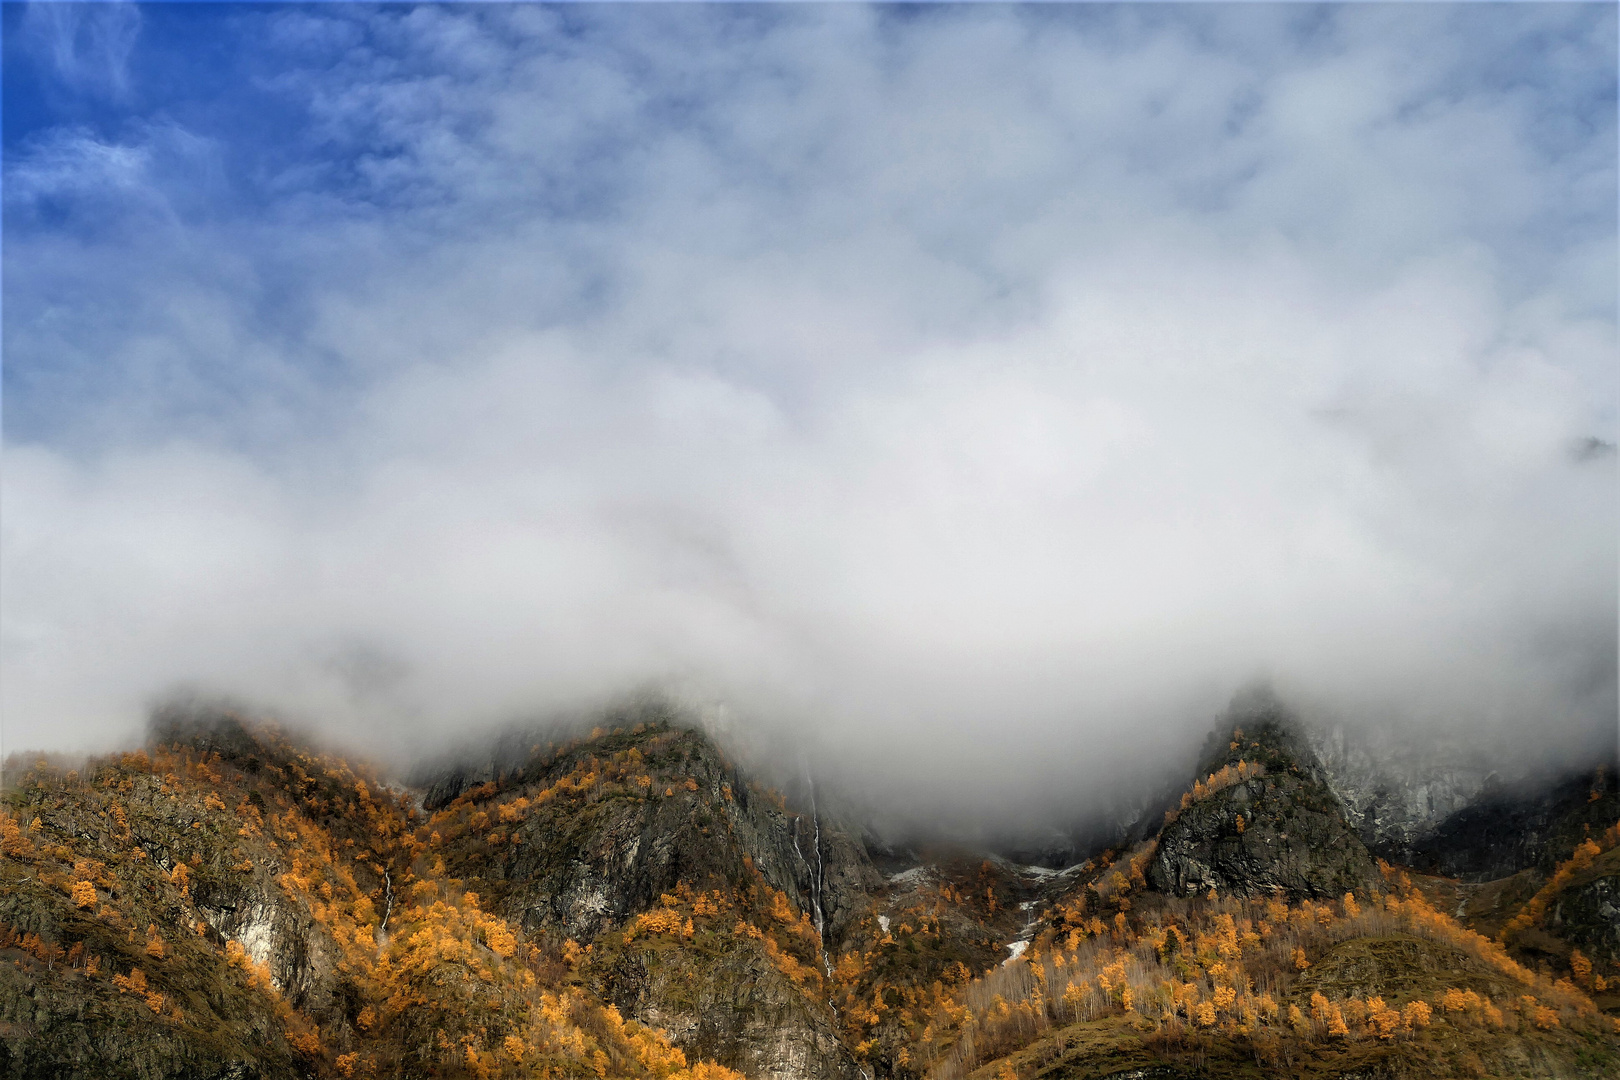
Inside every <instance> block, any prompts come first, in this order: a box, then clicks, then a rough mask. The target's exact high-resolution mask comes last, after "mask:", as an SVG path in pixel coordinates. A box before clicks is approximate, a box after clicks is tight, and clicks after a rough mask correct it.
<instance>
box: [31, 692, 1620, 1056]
mask: <svg viewBox="0 0 1620 1080" xmlns="http://www.w3.org/2000/svg"><path fill="white" fill-rule="evenodd" d="M1566 786H1567V785H1566ZM1562 790H1563V789H1562V788H1555V789H1550V790H1549V791H1548V792H1547V793H1546V795H1545V799H1546V803H1545V807H1544V808H1543V809H1540V810H1535V811H1534V812H1535V813H1536V814H1541V815H1543V817H1544V818H1545V820H1546V821H1547V822H1548V824H1547V826H1546V827H1545V828H1543V829H1542V830H1541V831H1540V833H1538V836H1540V837H1541V839H1540V840H1538V841H1537V844H1538V845H1539V846H1537V847H1536V851H1537V852H1538V854H1536V855H1535V859H1536V860H1539V861H1537V862H1536V865H1533V866H1529V867H1527V868H1524V869H1521V870H1518V871H1517V872H1516V873H1515V874H1514V875H1511V876H1510V877H1508V878H1504V879H1499V880H1497V881H1492V882H1478V881H1465V880H1461V879H1457V878H1443V877H1438V876H1435V875H1425V874H1417V873H1415V872H1409V871H1407V870H1403V869H1402V868H1400V867H1394V866H1389V865H1387V864H1379V863H1377V862H1376V861H1375V860H1374V859H1373V858H1372V856H1371V854H1370V853H1369V852H1368V850H1367V848H1366V846H1365V845H1364V843H1363V841H1362V839H1361V836H1360V834H1358V832H1357V830H1356V828H1354V827H1352V823H1351V818H1352V816H1353V810H1352V809H1351V808H1349V807H1347V805H1346V803H1345V801H1344V799H1342V798H1341V797H1340V796H1339V794H1338V793H1337V792H1336V791H1335V789H1334V788H1333V774H1332V772H1331V770H1329V769H1327V768H1326V767H1324V766H1323V765H1322V763H1321V761H1320V759H1319V758H1317V757H1316V756H1315V752H1314V748H1313V746H1312V745H1311V743H1310V742H1309V740H1308V739H1306V738H1305V737H1304V735H1302V734H1301V732H1300V731H1299V730H1298V728H1297V727H1296V726H1295V725H1294V723H1293V721H1292V720H1291V719H1290V718H1289V716H1288V715H1287V713H1286V711H1284V710H1281V709H1280V708H1270V707H1269V706H1268V707H1266V708H1258V709H1257V708H1254V707H1249V708H1247V709H1246V710H1244V711H1242V712H1240V713H1234V715H1233V717H1232V718H1231V724H1230V725H1229V726H1226V727H1223V728H1221V729H1219V730H1218V732H1217V735H1216V736H1214V737H1212V739H1211V742H1210V745H1209V747H1208V748H1207V750H1206V753H1205V755H1204V757H1203V759H1202V761H1201V765H1200V768H1199V770H1198V772H1197V774H1196V778H1195V780H1194V781H1193V783H1192V785H1191V787H1190V789H1189V790H1188V791H1187V792H1186V793H1185V796H1184V798H1183V799H1182V800H1181V802H1180V805H1179V806H1177V807H1174V808H1172V810H1171V811H1170V812H1169V813H1168V814H1166V815H1165V818H1166V820H1165V822H1164V824H1163V826H1162V827H1161V828H1159V829H1158V830H1155V831H1151V832H1143V831H1140V830H1139V831H1137V832H1136V833H1135V834H1133V839H1131V840H1130V841H1129V842H1127V843H1122V844H1118V845H1116V846H1114V847H1111V848H1108V849H1106V850H1102V851H1096V852H1092V853H1090V854H1089V856H1088V857H1086V858H1084V859H1083V860H1082V861H1080V862H1079V863H1077V864H1075V865H1072V866H1069V867H1066V868H1063V869H1062V870H1061V871H1054V870H1052V869H1049V868H1043V867H1037V866H1021V865H1016V864H1014V863H1012V862H1010V861H1008V860H1007V859H1005V858H1002V857H1001V856H999V855H997V854H996V853H994V852H985V851H973V850H966V849H949V850H947V849H940V850H923V851H909V852H908V851H905V850H903V849H885V850H884V851H882V852H880V853H879V857H880V858H881V862H882V865H883V867H884V871H881V872H880V870H879V869H878V862H877V861H875V859H874V855H873V854H872V853H870V852H868V850H867V848H866V847H865V845H864V844H863V842H862V841H861V840H860V839H859V837H860V836H861V834H860V833H859V832H858V831H857V830H856V829H855V828H853V827H851V826H849V825H847V824H844V823H841V822H839V821H836V820H833V819H831V818H830V817H829V816H828V815H826V814H824V813H821V812H818V809H817V807H816V806H815V805H814V803H811V804H810V805H808V806H794V805H792V804H790V803H789V802H788V801H787V800H786V799H785V798H784V797H783V796H782V795H781V794H780V793H778V792H776V791H773V790H772V789H770V788H769V787H768V786H765V785H762V784H760V783H758V782H757V781H755V780H751V779H750V777H749V776H748V775H747V773H746V772H745V771H744V770H742V769H741V768H739V767H738V766H737V765H736V764H735V763H733V762H731V761H730V760H728V759H727V757H726V755H725V754H724V753H723V752H722V751H721V749H720V748H718V747H717V746H716V745H715V744H714V743H713V742H712V741H711V740H710V739H708V738H707V737H706V736H704V735H703V734H702V733H700V732H698V731H695V730H692V729H690V728H687V727H683V726H682V725H681V724H680V723H679V717H677V716H675V715H674V714H672V713H671V712H669V711H668V710H667V709H662V708H659V707H655V706H654V707H645V708H641V709H638V710H637V711H634V712H632V713H627V714H620V715H617V716H615V717H613V718H611V721H610V722H609V723H605V724H604V726H603V727H602V728H599V729H598V730H595V731H593V732H591V733H590V734H588V735H581V736H579V737H578V738H575V739H573V740H571V741H565V742H562V743H560V744H558V743H554V742H549V741H544V740H539V739H530V740H526V741H525V742H524V743H522V744H517V743H510V745H508V746H507V747H506V748H505V749H504V750H502V752H501V754H500V755H499V759H498V761H497V760H494V759H492V760H491V761H490V762H488V763H485V764H479V765H473V766H456V767H448V768H445V769H442V770H441V771H440V772H438V773H437V774H436V775H432V776H429V777H425V778H423V780H422V782H421V783H420V784H419V785H418V786H417V787H416V788H414V789H408V788H403V787H397V786H391V785H390V784H389V783H387V782H386V781H385V780H384V779H383V778H382V777H380V776H379V775H377V774H376V773H375V772H374V771H371V770H369V769H367V768H366V767H364V766H361V765H357V764H354V763H351V762H346V761H343V760H341V759H339V758H337V757H334V756H332V755H328V754H322V753H319V752H316V751H314V750H312V749H310V748H308V747H305V746H301V745H299V744H297V743H296V742H294V741H292V740H290V739H288V738H286V737H285V736H284V735H282V734H280V733H279V732H278V731H276V730H275V729H274V728H273V727H269V726H266V725H260V724H250V723H246V722H244V721H241V720H240V719H238V718H234V717H229V716H213V717H197V716H168V717H162V718H160V719H159V721H158V722H157V723H155V724H154V727H153V732H152V742H151V745H150V746H148V747H147V748H146V749H145V750H143V751H140V752H137V753H133V754H124V755H118V756H115V757H111V758H106V759H102V760H99V761H95V762H91V763H89V764H88V765H87V766H86V767H85V768H84V769H83V770H82V771H80V772H61V771H58V770H55V769H53V768H51V767H50V766H49V765H47V764H43V763H42V764H41V765H39V766H37V767H36V768H35V769H33V770H32V771H30V772H28V773H27V774H26V775H25V776H23V777H21V778H20V779H17V780H15V781H14V782H13V785H12V786H11V787H10V788H9V789H8V790H6V791H5V792H4V793H3V799H4V811H3V814H0V853H3V855H4V858H3V859H0V1024H3V1025H4V1027H3V1029H0V1030H3V1032H4V1034H5V1040H4V1043H3V1044H0V1075H4V1076H7V1077H30V1078H32V1077H59V1076H65V1077H98V1078H99V1077H142V1078H156V1077H187V1078H191V1077H195V1078H198V1080H213V1078H226V1077H231V1078H246V1077H262V1078H280V1077H357V1076H358V1077H367V1076H369V1077H413V1078H414V1077H428V1076H433V1077H478V1078H481V1080H488V1078H493V1077H540V1076H545V1077H555V1078H561V1077H577V1078H578V1080H589V1078H591V1077H596V1078H598V1080H605V1078H606V1077H607V1076H609V1075H612V1076H614V1077H625V1078H633V1080H726V1078H728V1077H732V1078H735V1077H736V1075H737V1074H739V1073H740V1074H742V1075H743V1076H746V1077H749V1078H750V1080H765V1078H766V1077H771V1078H773V1080H774V1078H781V1080H800V1078H803V1080H856V1078H857V1077H865V1078H869V1080H878V1078H879V1077H882V1078H885V1080H890V1078H892V1080H923V1078H925V1077H926V1078H928V1080H959V1078H961V1077H965V1076H982V1077H985V1078H986V1080H988V1078H991V1077H994V1078H995V1080H1033V1078H1035V1077H1068V1076H1074V1077H1093V1076H1095V1077H1104V1076H1116V1077H1120V1076H1150V1075H1152V1076H1186V1077H1191V1076H1210V1077H1217V1076H1219V1077H1225V1076H1232V1077H1238V1076H1322V1077H1329V1076H1339V1077H1350V1076H1374V1075H1382V1076H1402V1075H1405V1076H1477V1075H1495V1076H1545V1077H1565V1076H1568V1077H1588V1076H1607V1075H1612V1074H1613V1072H1614V1070H1615V1069H1616V1068H1617V1067H1620V1033H1617V1024H1616V1020H1615V1016H1616V1015H1620V995H1616V994H1615V993H1614V992H1613V991H1612V990H1611V988H1610V985H1609V984H1610V982H1611V981H1612V982H1614V983H1615V984H1616V985H1617V986H1620V967H1617V964H1616V961H1617V959H1620V958H1617V957H1616V953H1615V947H1616V944H1617V943H1620V912H1616V911H1615V903H1614V896H1615V891H1616V887H1615V883H1616V881H1617V880H1620V877H1617V867H1616V865H1615V863H1614V859H1615V858H1616V857H1617V854H1620V828H1615V829H1606V828H1605V829H1594V828H1591V827H1590V826H1591V821H1590V820H1589V819H1590V818H1591V817H1592V816H1593V815H1601V814H1602V812H1603V799H1604V798H1606V797H1607V795H1606V794H1605V791H1606V790H1607V789H1603V790H1600V789H1599V787H1597V786H1594V787H1592V789H1591V794H1589V797H1588V798H1587V800H1586V801H1585V802H1584V803H1580V804H1578V805H1575V804H1570V800H1569V799H1568V798H1567V797H1566V795H1567V793H1563V794H1561V792H1562ZM1520 798H1521V802H1522V803H1523V804H1524V805H1530V804H1532V803H1533V802H1534V800H1533V799H1532V798H1531V797H1530V796H1529V795H1521V796H1520ZM1566 804H1570V805H1566ZM1161 805H1162V804H1161ZM1548 808H1550V809H1548ZM1538 820H1540V819H1538ZM1570 837H1574V838H1576V839H1573V840H1571V839H1568V838H1570ZM1548 852H1551V853H1553V855H1551V856H1549V855H1547V853H1548ZM1560 853H1561V854H1560ZM1554 856H1556V857H1554ZM1549 858H1550V859H1551V861H1550V862H1546V864H1545V867H1543V861H1545V860H1546V859H1549ZM1476 930H1477V931H1480V932H1475V931H1476ZM1605 1009H1606V1010H1610V1013H1609V1014H1605V1013H1604V1012H1603V1011H1602V1010H1605ZM733 1070H735V1072H733Z"/></svg>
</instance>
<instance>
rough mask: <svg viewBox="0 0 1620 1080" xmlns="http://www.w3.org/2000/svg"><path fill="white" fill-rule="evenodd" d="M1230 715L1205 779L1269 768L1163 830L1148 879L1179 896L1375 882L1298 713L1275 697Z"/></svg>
mask: <svg viewBox="0 0 1620 1080" xmlns="http://www.w3.org/2000/svg"><path fill="white" fill-rule="evenodd" d="M1231 719H1232V724H1233V726H1232V727H1231V728H1225V729H1221V730H1218V731H1217V733H1216V735H1215V737H1213V738H1212V740H1211V744H1210V748H1209V750H1208V751H1207V752H1206V755H1205V759H1204V763H1203V764H1202V765H1201V766H1200V769H1199V773H1200V775H1208V774H1210V773H1214V772H1216V771H1218V770H1220V769H1222V768H1224V767H1227V766H1232V767H1236V766H1238V765H1239V763H1240V762H1247V763H1249V764H1250V765H1259V766H1263V767H1264V769H1265V770H1266V772H1265V774H1264V775H1263V776H1257V777H1254V778H1251V779H1248V780H1245V781H1242V782H1240V783H1237V784H1235V785H1233V786H1230V787H1227V788H1225V789H1224V790H1221V791H1217V792H1215V793H1213V794H1211V795H1207V796H1205V797H1204V798H1202V799H1199V800H1197V801H1195V802H1193V803H1192V804H1191V805H1190V806H1187V807H1185V808H1183V809H1182V810H1180V811H1179V813H1178V814H1177V815H1176V816H1175V818H1174V820H1172V821H1170V822H1169V823H1168V824H1166V825H1165V827H1164V829H1163V830H1162V831H1161V832H1160V834H1159V843H1158V847H1157V849H1156V850H1155V852H1154V856H1153V860H1152V862H1151V863H1150V864H1149V866H1148V870H1147V878H1148V883H1149V884H1150V885H1152V886H1153V887H1154V888H1155V889H1158V890H1160V891H1162V892H1168V893H1172V894H1174V895H1178V896H1186V895H1189V894H1192V893H1197V892H1204V891H1207V890H1209V889H1211V888H1214V889H1217V890H1219V891H1220V892H1223V893H1237V894H1239V895H1244V896H1254V895H1262V894H1267V893H1272V892H1279V891H1280V892H1285V893H1288V894H1289V895H1292V896H1309V897H1324V896H1342V895H1343V894H1344V893H1346V892H1349V891H1352V890H1358V889H1364V888H1365V887H1367V886H1368V885H1370V884H1372V883H1373V881H1374V879H1375V877H1376V870H1375V868H1374V866H1373V860H1372V857H1371V856H1370V855H1369V854H1368V852H1367V848H1366V845H1365V844H1363V843H1362V841H1361V838H1360V837H1359V836H1357V835H1356V832H1355V830H1354V829H1352V828H1351V827H1350V825H1349V823H1348V822H1347V821H1346V820H1345V817H1344V814H1343V811H1342V807H1341V804H1340V802H1339V800H1338V799H1337V798H1335V797H1334V794H1333V792H1332V790H1331V789H1330V788H1329V787H1328V785H1327V783H1326V780H1325V778H1324V776H1323V770H1322V768H1321V766H1320V763H1319V762H1318V761H1317V760H1316V756H1315V754H1314V753H1313V752H1312V750H1311V748H1310V746H1309V744H1308V743H1307V742H1306V741H1305V739H1304V737H1303V735H1302V734H1301V731H1300V729H1299V727H1298V725H1297V723H1296V722H1295V721H1294V719H1293V718H1292V717H1291V716H1290V715H1289V714H1288V713H1287V712H1285V711H1284V710H1283V709H1282V708H1281V707H1280V706H1279V705H1277V704H1276V703H1275V702H1273V701H1269V700H1264V701H1260V702H1257V703H1254V704H1251V705H1249V706H1248V707H1247V708H1246V709H1244V710H1243V711H1241V712H1237V713H1235V715H1233V716H1232V717H1231ZM1224 732H1231V735H1230V736H1229V737H1228V736H1227V735H1225V734H1224ZM1240 732H1241V734H1239V733H1240Z"/></svg>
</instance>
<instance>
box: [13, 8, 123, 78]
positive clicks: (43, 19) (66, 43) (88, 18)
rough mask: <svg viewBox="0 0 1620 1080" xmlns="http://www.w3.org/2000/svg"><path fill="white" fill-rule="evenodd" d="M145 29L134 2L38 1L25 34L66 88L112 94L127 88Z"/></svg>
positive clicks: (27, 16) (30, 10) (29, 13)
mask: <svg viewBox="0 0 1620 1080" xmlns="http://www.w3.org/2000/svg"><path fill="white" fill-rule="evenodd" d="M140 33H141V12H140V9H139V8H138V7H136V5H134V4H133V3H104V4H55V3H40V2H34V3H30V4H29V5H28V10H27V11H26V13H25V14H24V15H23V22H22V36H23V38H24V40H25V41H26V42H27V43H28V45H29V46H31V47H32V48H33V49H34V50H35V51H37V52H38V53H39V54H40V55H41V57H42V59H45V60H47V61H48V63H49V64H50V67H51V70H52V72H53V73H54V74H55V76H56V77H57V78H58V79H60V80H61V81H62V83H63V84H64V85H65V86H67V87H68V88H70V89H72V90H74V91H78V92H81V93H92V94H96V95H98V96H102V97H108V98H113V99H119V98H123V97H124V96H125V95H127V94H128V92H129V60H130V55H131V53H132V52H133V51H134V49H135V45H136V42H137V40H138V39H139V37H140Z"/></svg>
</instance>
